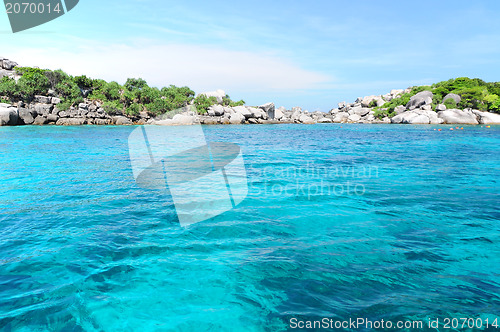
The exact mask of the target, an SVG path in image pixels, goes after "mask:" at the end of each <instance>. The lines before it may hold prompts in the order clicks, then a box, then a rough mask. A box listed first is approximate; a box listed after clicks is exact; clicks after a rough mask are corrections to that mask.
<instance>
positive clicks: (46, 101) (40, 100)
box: [34, 95, 52, 104]
mask: <svg viewBox="0 0 500 332" xmlns="http://www.w3.org/2000/svg"><path fill="white" fill-rule="evenodd" d="M34 101H35V103H40V104H51V103H52V98H51V97H46V96H38V95H37V96H35V99H34Z"/></svg>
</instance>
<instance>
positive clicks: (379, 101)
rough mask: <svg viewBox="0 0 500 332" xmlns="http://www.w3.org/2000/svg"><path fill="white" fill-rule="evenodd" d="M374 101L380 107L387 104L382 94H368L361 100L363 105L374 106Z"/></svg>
mask: <svg viewBox="0 0 500 332" xmlns="http://www.w3.org/2000/svg"><path fill="white" fill-rule="evenodd" d="M374 103H376V106H377V107H380V106H382V105H384V104H385V101H384V99H382V97H380V96H366V97H364V98H363V100H361V106H362V107H372V106H373V104H374Z"/></svg>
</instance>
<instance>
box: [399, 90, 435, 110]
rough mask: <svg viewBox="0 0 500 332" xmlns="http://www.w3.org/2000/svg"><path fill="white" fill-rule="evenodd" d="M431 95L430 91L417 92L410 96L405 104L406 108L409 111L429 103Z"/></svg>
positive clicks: (430, 102)
mask: <svg viewBox="0 0 500 332" xmlns="http://www.w3.org/2000/svg"><path fill="white" fill-rule="evenodd" d="M433 96H434V94H433V93H432V92H430V91H422V92H419V93H417V94H416V95H414V96H413V97H411V98H410V101H409V102H408V104H406V108H407V109H409V110H410V111H411V110H414V109H416V108H419V107H422V106H424V105H431V104H432V97H433Z"/></svg>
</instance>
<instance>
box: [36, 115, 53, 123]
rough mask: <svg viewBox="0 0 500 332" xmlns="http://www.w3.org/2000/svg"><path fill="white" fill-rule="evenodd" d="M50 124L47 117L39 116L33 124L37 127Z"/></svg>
mask: <svg viewBox="0 0 500 332" xmlns="http://www.w3.org/2000/svg"><path fill="white" fill-rule="evenodd" d="M47 123H49V120H47V118H46V117H45V116H42V115H39V116H37V117H36V118H35V121H34V122H33V124H34V125H36V126H41V125H44V124H47Z"/></svg>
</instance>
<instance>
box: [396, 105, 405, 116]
mask: <svg viewBox="0 0 500 332" xmlns="http://www.w3.org/2000/svg"><path fill="white" fill-rule="evenodd" d="M404 111H406V107H404V106H402V105H400V106H396V107H395V108H394V112H395V113H396V114H401V113H403V112H404Z"/></svg>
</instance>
